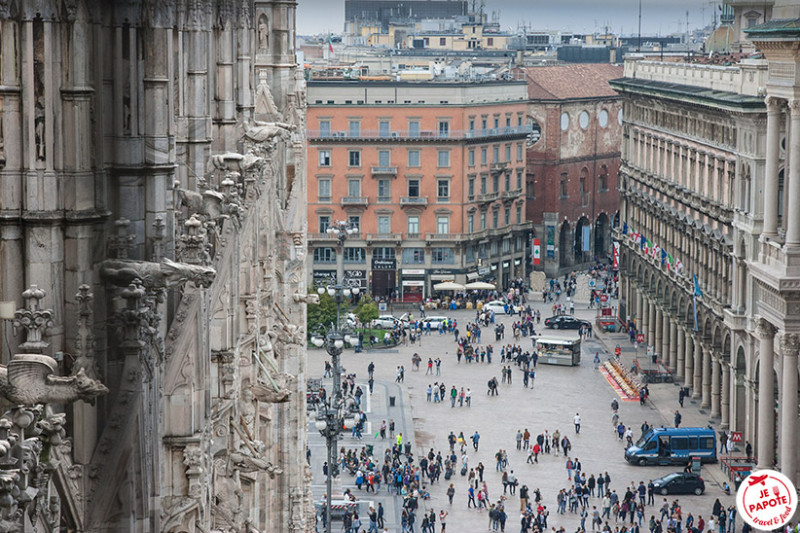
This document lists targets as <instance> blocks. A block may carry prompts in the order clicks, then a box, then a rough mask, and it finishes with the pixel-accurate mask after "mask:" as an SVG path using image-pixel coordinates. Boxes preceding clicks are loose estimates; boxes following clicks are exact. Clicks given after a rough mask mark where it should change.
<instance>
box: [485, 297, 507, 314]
mask: <svg viewBox="0 0 800 533" xmlns="http://www.w3.org/2000/svg"><path fill="white" fill-rule="evenodd" d="M483 309H484V310H485V311H493V312H494V314H496V315H504V314H506V304H505V302H503V301H501V300H494V301H491V302H488V303H485V304H483Z"/></svg>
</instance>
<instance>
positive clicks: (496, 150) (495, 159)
mask: <svg viewBox="0 0 800 533" xmlns="http://www.w3.org/2000/svg"><path fill="white" fill-rule="evenodd" d="M499 162H500V147H499V146H497V145H494V146H492V163H499Z"/></svg>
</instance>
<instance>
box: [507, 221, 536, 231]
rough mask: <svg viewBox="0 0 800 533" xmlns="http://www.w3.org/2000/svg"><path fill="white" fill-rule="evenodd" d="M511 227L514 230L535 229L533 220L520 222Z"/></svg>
mask: <svg viewBox="0 0 800 533" xmlns="http://www.w3.org/2000/svg"><path fill="white" fill-rule="evenodd" d="M511 229H512V230H514V231H528V230H531V229H533V222H520V223H519V224H514V225H513V226H511Z"/></svg>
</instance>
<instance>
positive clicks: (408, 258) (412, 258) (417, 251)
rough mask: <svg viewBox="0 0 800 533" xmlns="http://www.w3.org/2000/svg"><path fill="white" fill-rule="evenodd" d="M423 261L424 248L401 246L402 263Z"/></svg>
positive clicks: (421, 262)
mask: <svg viewBox="0 0 800 533" xmlns="http://www.w3.org/2000/svg"><path fill="white" fill-rule="evenodd" d="M424 263H425V248H403V264H404V265H422V264H424Z"/></svg>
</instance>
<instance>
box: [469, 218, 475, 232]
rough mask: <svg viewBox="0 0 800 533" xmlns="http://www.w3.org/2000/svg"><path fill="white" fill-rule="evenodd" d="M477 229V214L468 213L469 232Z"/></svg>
mask: <svg viewBox="0 0 800 533" xmlns="http://www.w3.org/2000/svg"><path fill="white" fill-rule="evenodd" d="M474 231H475V215H473V214H472V213H470V214H469V215H467V233H470V234H471V233H472V232H474Z"/></svg>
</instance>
